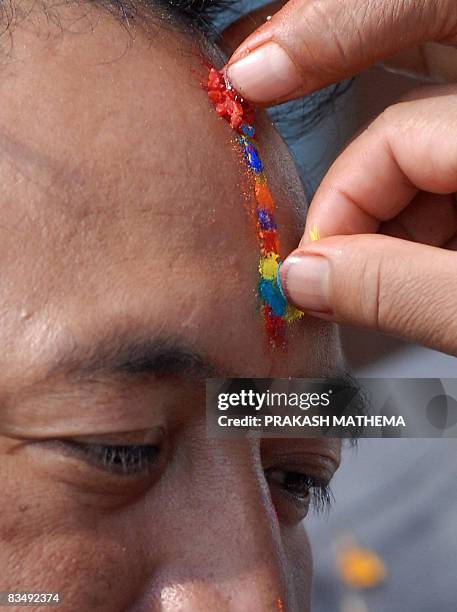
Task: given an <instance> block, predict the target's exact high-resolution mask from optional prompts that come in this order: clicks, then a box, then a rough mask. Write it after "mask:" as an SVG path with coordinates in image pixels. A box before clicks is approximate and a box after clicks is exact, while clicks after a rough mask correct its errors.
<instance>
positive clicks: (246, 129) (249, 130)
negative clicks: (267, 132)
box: [241, 123, 255, 138]
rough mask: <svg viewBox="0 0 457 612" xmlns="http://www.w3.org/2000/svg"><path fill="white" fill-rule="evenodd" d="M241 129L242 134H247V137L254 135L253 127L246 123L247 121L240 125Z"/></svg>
mask: <svg viewBox="0 0 457 612" xmlns="http://www.w3.org/2000/svg"><path fill="white" fill-rule="evenodd" d="M241 131H242V132H243V134H244V135H245V136H247V137H248V138H254V136H255V128H254V126H252V125H247V123H244V124H243V125H242V126H241Z"/></svg>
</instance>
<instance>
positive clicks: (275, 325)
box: [262, 305, 285, 348]
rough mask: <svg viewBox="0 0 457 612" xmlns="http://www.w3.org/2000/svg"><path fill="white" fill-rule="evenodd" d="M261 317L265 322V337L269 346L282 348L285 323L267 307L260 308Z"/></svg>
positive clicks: (283, 345)
mask: <svg viewBox="0 0 457 612" xmlns="http://www.w3.org/2000/svg"><path fill="white" fill-rule="evenodd" d="M262 312H263V317H264V321H265V328H266V332H267V336H268V338H269V340H270V344H271V345H272V346H273V348H280V347H281V348H284V347H285V341H284V331H285V322H284V319H282V318H281V317H278V316H276V315H275V314H274V313H273V312H272V310H271V308H270V307H269V306H268V305H265V306H263V308H262Z"/></svg>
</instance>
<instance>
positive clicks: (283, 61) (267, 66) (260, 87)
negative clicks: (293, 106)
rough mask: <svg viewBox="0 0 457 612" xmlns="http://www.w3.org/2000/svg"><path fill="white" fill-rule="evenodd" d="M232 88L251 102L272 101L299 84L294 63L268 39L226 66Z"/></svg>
mask: <svg viewBox="0 0 457 612" xmlns="http://www.w3.org/2000/svg"><path fill="white" fill-rule="evenodd" d="M227 77H228V79H229V81H230V83H231V84H232V85H233V87H234V88H235V89H236V90H237V91H238V93H240V94H241V95H242V96H243V97H245V98H247V99H248V100H250V101H251V102H272V101H275V100H279V99H281V98H283V97H284V96H287V95H289V94H292V93H293V92H294V91H295V90H296V89H298V87H299V86H300V75H299V73H298V70H297V68H296V67H295V64H294V63H293V62H292V60H291V59H290V57H289V56H288V55H287V53H286V52H285V51H284V49H283V48H282V47H281V46H280V45H278V44H277V43H275V42H267V43H265V44H263V45H261V46H260V47H258V48H257V49H254V51H251V52H250V53H249V54H248V55H245V56H244V57H243V58H242V59H240V60H238V61H236V62H234V63H233V64H230V65H229V66H228V67H227Z"/></svg>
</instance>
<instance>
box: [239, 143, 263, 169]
mask: <svg viewBox="0 0 457 612" xmlns="http://www.w3.org/2000/svg"><path fill="white" fill-rule="evenodd" d="M244 158H245V160H246V162H247V164H248V166H249V168H250V169H251V170H252V171H253V172H255V173H256V174H260V173H261V172H262V170H263V166H262V162H261V160H260V157H259V152H258V151H257V149H256V148H255V146H254V145H253V144H252V143H248V144H247V145H246V144H245V145H244Z"/></svg>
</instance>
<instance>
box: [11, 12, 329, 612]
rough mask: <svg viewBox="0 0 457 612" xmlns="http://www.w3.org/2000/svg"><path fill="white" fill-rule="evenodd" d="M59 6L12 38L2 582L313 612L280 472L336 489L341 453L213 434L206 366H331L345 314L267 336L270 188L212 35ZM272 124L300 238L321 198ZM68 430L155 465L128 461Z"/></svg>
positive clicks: (114, 600) (268, 142)
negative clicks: (245, 143)
mask: <svg viewBox="0 0 457 612" xmlns="http://www.w3.org/2000/svg"><path fill="white" fill-rule="evenodd" d="M50 14H51V17H49V15H48V18H45V17H44V15H43V13H42V11H41V9H40V10H39V11H38V9H37V10H36V11H34V10H32V11H31V13H30V14H29V16H28V17H27V19H25V20H22V21H20V22H18V23H16V24H15V25H14V30H13V29H12V30H11V38H8V37H5V38H4V39H3V44H4V50H5V54H4V55H3V64H2V71H3V78H2V79H1V82H0V94H1V96H2V98H1V99H2V105H1V108H0V132H1V136H0V142H1V151H2V155H1V156H0V176H1V182H0V184H1V194H2V197H1V207H2V213H1V218H2V222H1V226H0V231H1V240H0V260H1V269H2V274H1V279H0V339H1V346H2V347H3V350H2V352H1V355H0V359H1V369H0V371H1V376H0V411H1V419H0V458H1V461H0V481H1V482H2V496H1V498H0V516H1V520H0V570H1V571H0V575H1V578H0V591H5V590H27V591H34V590H38V591H43V590H44V591H46V592H59V593H60V594H61V596H62V598H63V603H62V604H61V606H60V609H62V610H65V611H66V610H69V611H72V610H100V611H107V612H108V611H109V612H117V611H123V610H132V611H134V610H138V611H143V610H148V611H149V610H154V611H155V610H157V611H159V610H165V611H178V610H179V611H183V612H184V611H192V610H198V611H200V612H204V611H205V610H208V611H214V610H220V611H221V612H222V611H225V610H227V611H231V610H249V611H254V610H259V611H260V610H262V611H267V610H277V609H281V605H282V606H283V609H284V610H287V611H298V612H303V611H306V610H309V592H310V574H311V561H310V552H309V546H308V543H307V539H306V535H305V532H304V528H303V523H302V522H301V519H302V518H304V516H305V515H306V513H307V511H308V506H309V499H307V498H306V495H305V496H303V497H302V498H301V499H300V500H298V499H295V500H292V498H291V497H290V495H287V494H286V492H285V491H284V490H283V488H282V487H281V486H280V484H278V482H276V481H272V480H271V479H267V478H266V477H265V473H264V470H267V469H270V468H275V469H277V470H280V471H281V470H282V471H283V472H284V473H286V472H291V471H292V472H300V473H304V474H310V475H312V476H314V477H318V478H321V479H324V480H326V481H329V480H330V479H331V477H332V475H333V473H334V471H335V470H336V469H337V467H338V463H339V455H340V448H339V444H338V443H337V442H335V441H332V440H318V439H315V440H311V439H308V440H294V441H288V440H286V441H285V440H270V441H264V442H262V444H261V445H259V443H258V442H254V441H247V440H230V441H227V440H219V439H209V438H207V436H206V433H205V417H204V378H205V376H208V375H213V376H214V375H215V376H218V375H219V376H236V375H244V376H261V377H262V376H263V377H266V376H274V377H279V376H302V375H306V376H320V375H333V374H335V373H337V372H338V371H339V369H340V367H341V357H340V353H339V348H338V341H337V335H336V331H335V328H334V327H333V326H332V325H330V324H328V323H325V322H320V321H317V320H311V319H306V320H305V321H303V322H301V323H300V324H297V325H296V326H295V327H294V328H293V330H291V332H290V337H289V344H288V349H287V351H286V352H285V353H281V352H280V353H278V352H274V351H271V350H270V349H269V348H268V347H267V345H266V342H265V335H264V330H263V326H262V322H261V320H260V317H259V314H258V305H257V301H256V297H255V291H254V286H255V283H256V280H257V270H256V265H257V261H258V247H257V244H256V239H255V236H254V232H253V231H252V226H251V225H250V223H249V220H248V219H247V216H246V210H245V199H244V196H243V193H248V194H249V183H248V179H247V177H246V175H245V174H244V173H243V170H242V168H243V166H242V163H241V162H240V159H239V154H238V152H237V149H236V147H235V146H234V144H233V134H232V132H231V130H230V128H229V127H228V126H227V125H226V124H225V123H223V121H222V120H220V119H218V118H217V117H216V116H215V114H214V111H213V110H212V109H211V107H210V106H209V104H208V101H207V99H206V95H205V93H204V91H202V89H201V87H200V84H199V83H200V78H201V75H204V74H205V71H204V70H203V69H202V66H201V64H200V62H199V60H198V58H197V53H196V50H197V49H196V44H195V37H194V40H192V38H191V37H188V36H186V35H184V34H182V33H180V32H178V31H176V30H174V29H171V28H164V27H163V24H157V25H155V24H154V23H151V24H150V25H149V26H148V29H146V28H145V27H140V26H132V28H133V30H131V31H130V33H129V32H128V31H127V30H126V29H125V28H124V27H123V26H121V25H120V24H119V23H118V22H117V21H116V20H115V19H113V18H111V17H109V16H108V15H107V14H105V13H103V12H101V11H100V12H99V11H98V10H97V9H95V8H93V7H92V8H88V7H79V8H76V7H73V8H68V9H63V8H62V9H59V13H58V20H57V19H53V18H52V17H53V16H54V14H53V13H52V12H51V13H50ZM69 30H70V31H69ZM132 32H133V35H132ZM11 40H13V42H14V45H13V46H11V45H10V42H11ZM7 52H8V53H7ZM183 100H184V102H183ZM260 121H261V123H260V128H259V132H261V133H262V134H263V137H262V142H261V145H262V151H263V157H264V161H265V163H266V166H267V171H268V175H269V180H270V183H271V187H272V190H273V192H274V195H275V197H276V200H277V204H278V209H279V210H278V219H279V222H280V224H281V226H282V227H285V228H286V230H285V231H284V232H283V233H282V241H283V247H284V250H285V251H286V252H287V250H290V249H291V248H292V247H293V245H294V244H295V243H296V241H297V240H298V237H299V232H300V228H299V222H298V221H297V218H298V214H297V211H298V209H299V208H301V207H302V206H303V194H302V192H301V190H300V188H299V186H298V185H299V183H298V179H297V177H296V174H295V170H294V169H293V165H292V163H291V161H290V159H289V158H288V156H287V154H286V153H285V151H284V147H283V145H282V143H281V142H280V141H279V139H278V136H277V135H276V134H275V133H274V131H273V130H272V128H271V126H270V125H269V124H268V122H267V121H266V120H265V119H261V120H260ZM69 441H74V442H77V443H79V444H86V445H89V444H91V445H101V444H104V445H113V444H117V445H134V444H136V445H138V444H149V445H156V447H157V456H156V458H155V461H154V462H152V463H151V465H150V466H149V469H148V470H146V471H143V472H140V473H136V474H133V475H130V476H126V475H122V474H119V473H116V472H113V471H109V470H108V469H105V468H104V467H103V464H102V463H100V461H97V459H96V457H94V455H93V454H89V455H87V454H85V453H83V452H80V451H79V450H78V448H79V447H75V445H74V444H73V445H72V444H71V443H70V444H69ZM90 448H93V447H90ZM11 609H13V610H14V609H22V608H20V607H13V608H11ZM36 609H41V608H40V607H38V608H36ZM43 609H44V608H43Z"/></svg>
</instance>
